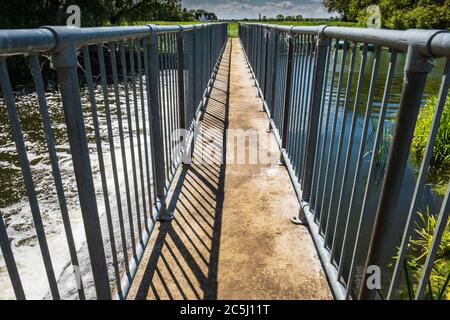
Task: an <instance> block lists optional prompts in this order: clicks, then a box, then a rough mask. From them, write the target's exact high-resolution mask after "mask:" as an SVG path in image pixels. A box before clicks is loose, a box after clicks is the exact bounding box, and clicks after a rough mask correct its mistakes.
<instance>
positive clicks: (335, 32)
mask: <svg viewBox="0 0 450 320" xmlns="http://www.w3.org/2000/svg"><path fill="white" fill-rule="evenodd" d="M239 35H240V40H241V43H242V45H243V47H244V49H245V52H246V56H247V60H248V64H249V67H250V69H251V72H252V73H253V77H254V79H255V85H256V86H257V87H258V90H259V95H260V96H261V97H262V99H263V107H264V110H265V111H266V113H267V115H268V118H269V120H270V127H271V128H270V129H273V132H274V134H275V137H276V139H277V141H278V143H279V145H280V149H281V152H282V159H281V160H282V161H283V162H284V163H285V164H286V166H287V168H288V171H289V173H290V176H291V179H292V182H293V185H294V187H295V189H296V193H297V196H298V198H299V201H300V202H301V207H302V208H303V212H304V214H305V215H306V220H307V223H308V226H309V228H310V231H311V234H312V236H313V239H314V242H315V244H316V247H317V249H318V252H319V253H320V256H321V259H322V262H323V265H324V267H325V269H326V273H327V276H328V278H329V280H330V284H331V287H332V289H333V292H334V295H335V296H336V297H337V298H339V299H346V298H350V297H351V298H359V299H379V298H387V299H397V298H401V294H402V293H401V292H402V290H403V289H404V290H406V289H405V287H408V286H407V285H406V284H405V283H406V281H407V280H408V279H405V278H408V269H407V268H406V269H405V265H407V258H408V252H409V251H408V248H409V246H410V239H416V238H417V233H416V232H415V231H414V228H417V226H419V225H420V219H419V218H418V214H417V212H418V211H419V209H421V210H427V208H424V207H425V205H426V204H425V205H424V199H423V194H424V193H425V191H426V190H428V191H429V189H430V188H429V185H428V184H427V177H428V172H429V168H430V159H431V156H432V152H433V147H434V145H435V142H436V135H437V130H438V127H439V124H440V119H441V115H442V112H443V108H444V104H445V101H446V99H448V87H449V76H450V70H449V69H450V34H449V33H448V32H447V31H445V30H441V31H436V30H407V31H395V30H375V29H357V28H341V27H328V26H318V27H290V26H275V25H264V24H240V25H239ZM442 60H445V62H444V61H442ZM443 62H444V63H443ZM435 63H437V65H438V67H435ZM433 68H434V69H433ZM432 71H433V72H434V73H435V74H437V81H435V83H434V84H432V85H434V87H438V86H439V82H440V90H439V92H438V93H437V97H438V98H437V105H436V108H435V111H434V116H433V123H432V125H431V128H430V133H429V136H428V144H427V147H426V151H425V154H424V156H423V160H422V161H421V163H420V164H419V166H418V167H417V170H415V169H411V165H410V164H409V163H410V161H409V160H408V159H409V157H410V146H411V143H412V139H413V134H414V130H415V126H416V121H417V118H418V113H419V109H420V107H421V105H422V104H423V99H424V91H425V90H426V88H428V87H430V85H427V77H428V75H429V74H430V72H432ZM403 77H404V78H403ZM395 106H398V110H395ZM411 171H412V172H411ZM449 197H450V184H449V185H448V188H447V191H446V193H445V197H443V198H441V199H440V200H441V201H440V202H439V205H438V206H437V208H436V210H435V211H436V213H435V214H434V217H435V218H436V221H437V222H436V226H435V228H434V231H433V232H434V233H433V236H432V239H431V240H430V241H431V242H430V244H429V248H428V251H426V254H425V256H424V258H423V259H422V267H421V268H422V269H420V271H421V277H420V280H418V282H417V283H415V284H414V283H413V285H412V286H411V287H409V290H410V291H409V294H410V295H414V297H415V298H416V299H421V298H424V294H425V293H428V292H429V291H430V290H432V289H430V287H428V288H427V285H428V284H429V282H430V281H429V278H430V274H431V272H432V268H433V265H434V263H435V260H436V259H437V257H436V255H437V252H438V249H439V244H440V242H441V238H442V235H443V232H444V229H445V228H446V226H447V223H448V215H449V212H450V201H449ZM422 227H423V225H422ZM438 258H442V257H438ZM374 267H375V268H374ZM376 268H379V270H380V271H381V288H380V287H379V286H378V285H376V284H375V287H373V286H372V287H369V286H368V285H367V283H368V281H367V280H369V282H370V281H372V280H373V279H372V278H370V276H371V275H373V274H374V270H375V271H376ZM375 276H376V275H375ZM441 276H442V275H441ZM444 276H445V275H444ZM409 278H411V275H409ZM448 279H449V278H447V282H445V279H443V280H442V282H445V283H444V288H445V285H448ZM409 280H411V279H409ZM442 282H441V283H442ZM434 289H435V290H436V288H434ZM414 291H415V292H414ZM443 292H445V289H444V291H443Z"/></svg>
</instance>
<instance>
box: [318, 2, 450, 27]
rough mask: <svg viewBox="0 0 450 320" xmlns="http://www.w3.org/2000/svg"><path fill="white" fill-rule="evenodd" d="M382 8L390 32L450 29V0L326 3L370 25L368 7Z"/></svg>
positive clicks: (346, 17)
mask: <svg viewBox="0 0 450 320" xmlns="http://www.w3.org/2000/svg"><path fill="white" fill-rule="evenodd" d="M373 4H375V5H379V6H380V9H381V14H382V24H383V27H385V28H390V29H408V28H426V29H428V28H443V29H448V28H450V10H449V8H450V0H344V1H341V0H324V1H323V5H324V6H325V8H327V10H328V11H329V12H337V13H339V14H340V15H341V16H342V17H343V19H344V20H349V21H358V22H359V23H360V25H364V26H365V24H366V20H367V7H368V6H370V5H373Z"/></svg>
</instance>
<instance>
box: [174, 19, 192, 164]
mask: <svg viewBox="0 0 450 320" xmlns="http://www.w3.org/2000/svg"><path fill="white" fill-rule="evenodd" d="M177 50H178V108H179V109H178V112H179V124H178V125H179V126H180V130H181V131H182V132H180V135H179V137H180V138H181V139H182V140H181V141H180V143H181V150H182V153H183V155H182V156H183V163H188V162H189V161H190V159H189V155H187V154H186V152H188V150H187V149H186V139H187V132H186V129H188V128H189V121H190V119H188V118H187V115H189V111H188V109H187V103H186V100H185V81H184V67H185V66H184V32H183V28H182V27H181V26H180V31H179V32H178V33H177ZM186 157H188V158H186Z"/></svg>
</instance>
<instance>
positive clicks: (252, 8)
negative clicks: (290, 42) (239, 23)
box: [183, 0, 330, 19]
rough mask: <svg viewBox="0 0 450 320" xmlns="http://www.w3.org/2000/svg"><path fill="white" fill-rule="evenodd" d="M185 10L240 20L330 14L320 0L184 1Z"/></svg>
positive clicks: (327, 15) (324, 15)
mask: <svg viewBox="0 0 450 320" xmlns="http://www.w3.org/2000/svg"><path fill="white" fill-rule="evenodd" d="M183 5H184V6H185V7H186V8H197V9H205V10H207V11H211V12H215V13H216V14H217V15H218V17H219V18H225V19H232V18H236V19H240V18H256V17H258V15H259V14H262V15H266V16H276V15H277V14H282V15H285V16H286V15H299V14H300V15H302V16H304V17H317V18H320V17H329V16H330V14H329V13H327V12H326V10H325V9H324V8H323V7H322V0H291V1H273V0H268V1H265V0H242V1H237V0H221V1H220V0H219V1H215V0H213V1H206V0H185V1H183Z"/></svg>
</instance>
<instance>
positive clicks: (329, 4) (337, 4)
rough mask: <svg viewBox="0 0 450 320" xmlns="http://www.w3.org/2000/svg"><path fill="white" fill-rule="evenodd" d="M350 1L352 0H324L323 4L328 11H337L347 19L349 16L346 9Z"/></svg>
mask: <svg viewBox="0 0 450 320" xmlns="http://www.w3.org/2000/svg"><path fill="white" fill-rule="evenodd" d="M351 1H352V0H324V1H323V6H324V7H325V8H326V9H327V10H328V12H330V13H331V12H337V13H339V14H340V15H341V16H342V19H343V20H347V19H348V18H349V17H348V14H349V12H348V9H349V5H350V2H351Z"/></svg>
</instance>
